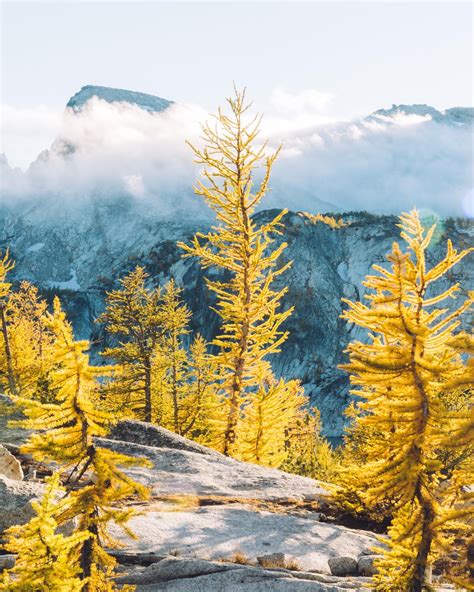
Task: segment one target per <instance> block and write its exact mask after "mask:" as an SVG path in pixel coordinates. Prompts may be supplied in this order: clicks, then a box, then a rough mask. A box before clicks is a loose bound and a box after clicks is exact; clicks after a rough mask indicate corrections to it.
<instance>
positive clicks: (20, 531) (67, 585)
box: [0, 473, 89, 592]
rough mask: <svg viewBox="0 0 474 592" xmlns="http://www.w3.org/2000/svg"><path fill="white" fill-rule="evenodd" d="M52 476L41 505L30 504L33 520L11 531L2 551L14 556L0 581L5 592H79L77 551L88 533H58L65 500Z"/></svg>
mask: <svg viewBox="0 0 474 592" xmlns="http://www.w3.org/2000/svg"><path fill="white" fill-rule="evenodd" d="M65 493H66V492H65V489H64V488H63V487H61V485H60V475H59V473H55V474H54V475H53V476H52V477H50V478H49V479H48V481H47V487H46V490H45V493H44V495H43V497H42V499H41V501H39V502H37V501H34V502H33V503H32V506H33V510H34V511H35V516H34V517H33V518H32V519H31V520H30V522H28V523H27V524H26V525H25V524H21V525H15V526H12V527H10V528H9V529H8V530H7V531H6V533H5V537H6V544H5V549H6V550H7V551H10V552H11V553H14V554H15V555H16V556H17V559H16V561H15V566H14V567H13V568H12V569H10V570H7V571H5V572H4V573H3V574H2V578H1V579H0V590H3V591H5V592H38V590H41V591H43V592H81V591H82V590H83V588H84V581H83V580H81V579H80V577H79V576H80V562H79V559H80V557H79V550H80V548H81V545H83V544H84V543H85V541H86V540H87V538H88V537H89V534H88V533H87V532H79V533H73V534H71V535H64V534H61V533H58V528H59V522H58V520H59V519H60V518H59V517H60V516H61V514H62V513H63V512H65V511H67V506H68V500H67V499H65V498H64V495H65Z"/></svg>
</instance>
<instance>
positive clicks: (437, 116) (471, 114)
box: [369, 104, 474, 125]
mask: <svg viewBox="0 0 474 592" xmlns="http://www.w3.org/2000/svg"><path fill="white" fill-rule="evenodd" d="M402 114H403V115H418V116H419V117H427V116H428V117H429V118H430V119H431V120H432V121H436V122H438V123H446V124H448V125H463V124H466V123H467V124H469V123H472V122H473V121H474V108H472V107H453V108H451V109H446V110H445V111H439V110H438V109H435V108H434V107H431V106H430V105H425V104H414V105H395V104H394V105H392V107H391V108H390V109H378V110H377V111H375V112H374V113H372V114H371V115H369V117H374V118H378V117H382V118H383V117H396V116H397V115H402Z"/></svg>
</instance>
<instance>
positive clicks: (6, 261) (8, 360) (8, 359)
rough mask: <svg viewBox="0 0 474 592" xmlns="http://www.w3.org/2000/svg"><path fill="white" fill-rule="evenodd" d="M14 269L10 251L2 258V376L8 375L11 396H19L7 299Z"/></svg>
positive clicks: (0, 275)
mask: <svg viewBox="0 0 474 592" xmlns="http://www.w3.org/2000/svg"><path fill="white" fill-rule="evenodd" d="M13 268H14V263H13V261H12V260H11V259H10V257H9V253H8V251H7V252H6V254H5V255H4V256H3V257H0V329H1V332H2V346H3V347H2V352H1V353H2V358H3V360H0V362H3V363H2V364H1V365H2V366H4V367H5V370H3V369H2V370H3V371H2V374H5V375H6V388H7V389H8V392H9V394H11V395H17V394H18V388H17V386H16V381H15V372H14V369H13V355H12V351H11V346H10V335H9V332H8V324H7V314H6V308H7V297H8V295H9V293H10V288H11V284H10V283H9V282H8V281H7V274H8V273H9V272H10V271H11V270H12V269H13Z"/></svg>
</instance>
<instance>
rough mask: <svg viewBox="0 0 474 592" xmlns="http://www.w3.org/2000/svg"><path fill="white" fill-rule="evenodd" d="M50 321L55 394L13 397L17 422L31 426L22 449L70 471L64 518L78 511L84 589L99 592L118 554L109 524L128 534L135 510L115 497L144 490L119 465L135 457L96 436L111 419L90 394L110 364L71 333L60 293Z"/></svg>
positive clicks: (143, 493) (75, 515) (102, 433)
mask: <svg viewBox="0 0 474 592" xmlns="http://www.w3.org/2000/svg"><path fill="white" fill-rule="evenodd" d="M50 324H51V330H52V331H53V334H54V336H55V344H56V345H55V357H56V363H57V366H56V369H55V370H54V372H52V375H51V380H52V384H53V386H54V387H56V388H57V394H56V401H57V402H56V403H49V404H47V403H40V402H39V401H35V400H28V399H19V398H16V399H15V400H16V402H17V403H18V404H19V405H20V406H22V407H23V409H24V413H25V415H26V417H27V419H25V420H20V421H18V422H15V424H16V425H19V426H21V427H24V428H26V429H30V430H33V433H32V435H31V436H30V438H29V440H28V442H27V443H26V444H25V446H24V447H23V448H22V450H23V452H25V453H28V454H31V455H32V457H33V458H34V459H36V460H38V461H54V462H56V463H57V464H58V465H60V467H61V473H62V474H63V475H64V477H66V475H67V478H66V482H65V483H66V486H67V488H68V491H69V495H68V500H69V506H68V508H67V510H66V511H65V512H64V514H63V516H62V518H63V520H66V519H72V518H77V520H78V532H85V533H87V534H88V537H87V539H86V540H85V541H83V542H82V543H81V549H80V568H81V577H82V578H83V579H86V585H85V588H84V590H87V591H88V592H92V591H96V590H97V591H99V590H100V591H101V592H104V591H105V590H113V589H115V588H114V586H113V583H112V582H111V579H110V578H111V575H112V574H113V571H112V570H113V567H114V565H115V560H114V559H113V558H112V557H111V556H109V555H108V554H107V553H106V552H105V550H104V548H103V546H104V545H111V544H114V541H113V540H112V539H111V538H110V536H109V535H108V532H107V524H108V523H109V522H110V521H113V522H115V523H117V524H119V525H120V526H122V527H123V528H124V529H125V531H126V532H127V533H129V534H131V533H130V532H129V530H128V529H127V527H126V522H127V521H128V520H129V518H130V517H131V516H132V515H133V512H132V511H130V510H124V509H120V508H119V507H117V503H118V502H120V501H121V500H123V499H124V498H126V497H128V496H131V495H136V494H138V495H139V496H141V497H145V496H146V495H147V490H146V488H145V487H143V486H142V485H140V484H139V483H136V482H134V481H133V480H132V479H130V478H129V477H128V476H127V475H126V474H125V473H123V472H122V471H121V470H120V469H119V467H121V466H134V465H136V464H139V463H140V460H139V459H136V458H133V457H130V456H126V455H123V454H119V453H117V452H114V451H112V450H109V449H107V448H103V447H101V446H99V445H97V444H96V442H95V440H94V438H95V437H97V436H105V435H106V434H107V431H108V429H109V427H110V426H111V425H112V424H113V423H114V417H113V415H112V414H111V413H108V412H106V411H103V410H101V409H99V408H98V407H97V405H96V403H95V396H94V394H95V391H96V389H97V379H98V378H99V377H103V376H107V375H108V374H109V373H110V371H111V369H110V368H108V367H94V366H91V365H90V364H89V357H88V355H87V354H86V353H85V352H86V351H87V350H88V348H89V343H88V342H87V341H74V338H73V334H72V328H71V326H70V324H69V323H68V322H67V321H66V318H65V315H64V313H63V312H62V310H61V307H60V304H59V300H58V299H56V300H55V302H54V313H53V315H52V316H51V318H50ZM142 464H143V463H142Z"/></svg>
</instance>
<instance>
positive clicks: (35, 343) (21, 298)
mask: <svg viewBox="0 0 474 592" xmlns="http://www.w3.org/2000/svg"><path fill="white" fill-rule="evenodd" d="M47 308H48V306H47V302H46V301H45V300H44V299H43V298H41V297H40V295H39V292H38V288H37V287H36V286H33V285H32V284H30V283H29V282H26V281H23V282H21V284H20V286H19V288H18V290H16V291H11V292H10V294H9V297H8V301H7V305H6V308H5V315H6V319H7V329H8V336H9V346H10V352H11V358H12V362H11V364H12V369H13V373H14V378H15V384H16V387H17V390H18V391H19V392H20V393H21V396H22V397H36V398H39V399H41V400H43V401H47V400H53V399H54V392H52V391H51V389H50V385H49V372H50V370H51V368H52V356H53V350H54V336H53V334H52V332H51V330H50V329H49V328H48V320H47V314H46V313H47Z"/></svg>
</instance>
